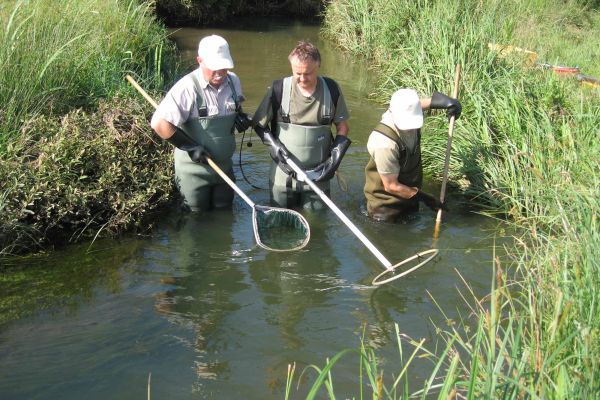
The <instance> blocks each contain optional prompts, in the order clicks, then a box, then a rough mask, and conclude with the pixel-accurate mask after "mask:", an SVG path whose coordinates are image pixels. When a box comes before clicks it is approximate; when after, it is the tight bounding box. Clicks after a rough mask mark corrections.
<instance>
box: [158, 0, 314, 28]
mask: <svg viewBox="0 0 600 400" xmlns="http://www.w3.org/2000/svg"><path fill="white" fill-rule="evenodd" d="M324 3H325V2H324V1H322V0H286V1H278V0H268V1H265V0H156V13H157V15H158V16H159V17H160V18H161V19H162V20H163V21H164V22H165V23H166V24H168V25H169V26H182V25H188V26H204V25H208V24H224V23H225V24H226V23H228V22H229V21H231V19H232V17H236V16H244V17H248V16H263V17H273V16H275V17H282V16H283V17H286V18H308V19H315V18H318V17H319V16H320V14H321V12H322V11H323V6H324ZM231 28H234V27H233V26H231Z"/></svg>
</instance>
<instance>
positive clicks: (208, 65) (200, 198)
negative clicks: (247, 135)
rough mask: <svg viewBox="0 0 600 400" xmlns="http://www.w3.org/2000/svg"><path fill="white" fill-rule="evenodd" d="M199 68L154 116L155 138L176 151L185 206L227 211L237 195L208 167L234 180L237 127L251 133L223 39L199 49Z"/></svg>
mask: <svg viewBox="0 0 600 400" xmlns="http://www.w3.org/2000/svg"><path fill="white" fill-rule="evenodd" d="M196 61H197V62H198V68H197V69H195V70H194V71H192V72H190V73H189V74H187V75H186V76H184V77H183V78H182V79H180V80H179V81H178V82H177V83H176V84H175V85H174V86H173V87H172V88H171V89H170V90H169V92H168V93H167V95H166V96H165V98H164V99H163V100H162V101H161V103H160V105H159V106H158V108H157V109H156V111H155V112H154V115H153V116H152V121H151V126H152V129H154V130H155V131H156V133H157V134H158V135H159V136H160V137H162V138H163V139H166V140H167V141H169V142H170V143H171V144H173V145H174V146H175V177H176V180H177V186H178V188H179V191H180V193H181V194H182V196H183V200H184V205H185V206H186V208H188V209H190V210H192V211H204V210H208V209H211V208H213V207H216V208H218V207H227V206H229V205H231V203H232V201H233V190H232V189H231V188H230V187H229V186H228V185H227V183H225V182H224V181H223V180H222V179H221V178H220V177H219V176H218V174H217V173H216V172H215V171H214V170H213V169H212V168H210V167H209V166H208V165H207V157H208V158H210V159H211V160H213V161H214V162H215V163H216V164H217V165H218V166H219V167H220V168H221V169H222V170H223V171H224V172H225V173H227V174H228V175H229V177H230V178H231V179H234V180H235V177H234V175H233V163H232V160H231V156H232V155H233V153H234V151H235V138H234V126H235V127H236V128H237V129H238V131H242V130H245V129H247V128H248V126H249V123H248V122H247V118H246V115H245V114H244V113H243V112H242V106H241V103H242V102H243V101H244V95H243V93H242V88H241V85H240V79H239V78H238V77H237V75H236V74H234V73H233V72H230V71H229V70H230V69H231V68H233V59H232V58H231V54H230V52H229V44H228V43H227V41H226V40H225V39H224V38H222V37H221V36H217V35H211V36H206V37H204V38H203V39H202V40H201V41H200V43H199V45H198V57H197V58H196Z"/></svg>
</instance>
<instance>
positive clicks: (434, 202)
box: [415, 189, 447, 211]
mask: <svg viewBox="0 0 600 400" xmlns="http://www.w3.org/2000/svg"><path fill="white" fill-rule="evenodd" d="M415 199H417V200H419V201H422V202H423V203H424V204H425V205H426V206H427V207H429V208H430V209H431V210H432V211H437V210H439V209H440V208H441V209H442V210H446V211H447V209H446V207H445V206H444V203H442V202H441V201H439V200H438V199H437V198H435V197H433V196H432V195H430V194H429V193H425V192H423V191H422V190H421V189H417V194H415Z"/></svg>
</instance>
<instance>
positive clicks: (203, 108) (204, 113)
mask: <svg viewBox="0 0 600 400" xmlns="http://www.w3.org/2000/svg"><path fill="white" fill-rule="evenodd" d="M192 80H193V81H194V87H195V89H196V103H197V104H198V117H200V118H204V117H208V107H207V105H206V99H205V98H204V90H203V89H202V87H201V86H200V82H199V81H198V78H197V77H196V74H194V73H192ZM227 84H228V85H229V88H230V89H231V95H232V96H233V101H234V102H235V110H236V112H239V110H240V101H239V99H238V96H237V93H236V91H235V85H234V84H233V81H232V80H231V76H229V74H227ZM217 107H218V104H217Z"/></svg>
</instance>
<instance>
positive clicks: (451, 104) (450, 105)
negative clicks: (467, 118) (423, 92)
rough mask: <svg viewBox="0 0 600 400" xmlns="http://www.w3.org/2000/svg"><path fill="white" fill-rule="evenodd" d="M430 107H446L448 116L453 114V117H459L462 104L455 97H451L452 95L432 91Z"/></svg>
mask: <svg viewBox="0 0 600 400" xmlns="http://www.w3.org/2000/svg"><path fill="white" fill-rule="evenodd" d="M429 108H431V109H439V108H442V109H446V110H448V114H447V115H448V118H450V117H451V116H453V115H454V118H455V119H458V118H459V117H460V113H461V112H462V106H461V105H460V102H459V101H458V100H457V99H453V98H452V97H448V96H446V95H445V94H443V93H440V92H433V95H432V96H431V105H430V106H429Z"/></svg>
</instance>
